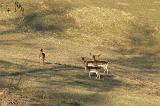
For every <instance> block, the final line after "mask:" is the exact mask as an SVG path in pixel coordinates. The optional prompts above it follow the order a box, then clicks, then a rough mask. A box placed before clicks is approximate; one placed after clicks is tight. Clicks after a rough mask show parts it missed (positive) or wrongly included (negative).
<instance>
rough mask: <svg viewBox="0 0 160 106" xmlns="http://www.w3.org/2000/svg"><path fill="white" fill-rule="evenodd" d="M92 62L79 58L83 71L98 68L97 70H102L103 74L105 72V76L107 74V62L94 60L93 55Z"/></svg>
mask: <svg viewBox="0 0 160 106" xmlns="http://www.w3.org/2000/svg"><path fill="white" fill-rule="evenodd" d="M92 58H93V60H90V61H87V60H86V59H85V57H82V56H81V59H82V61H83V63H84V65H85V71H86V70H87V68H88V67H99V68H102V69H103V70H104V73H105V72H106V71H107V74H108V72H109V70H108V63H109V62H106V61H99V60H97V59H96V58H95V55H93V57H92Z"/></svg>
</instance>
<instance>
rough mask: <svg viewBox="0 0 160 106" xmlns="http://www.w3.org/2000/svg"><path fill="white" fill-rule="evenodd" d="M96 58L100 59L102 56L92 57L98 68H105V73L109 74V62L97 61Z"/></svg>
mask: <svg viewBox="0 0 160 106" xmlns="http://www.w3.org/2000/svg"><path fill="white" fill-rule="evenodd" d="M90 54H91V53H90ZM96 56H97V57H99V56H100V54H99V55H92V58H93V61H94V62H95V64H96V65H97V66H98V67H101V68H103V69H104V73H106V71H107V74H108V71H109V70H108V64H109V62H107V61H102V60H97V59H96Z"/></svg>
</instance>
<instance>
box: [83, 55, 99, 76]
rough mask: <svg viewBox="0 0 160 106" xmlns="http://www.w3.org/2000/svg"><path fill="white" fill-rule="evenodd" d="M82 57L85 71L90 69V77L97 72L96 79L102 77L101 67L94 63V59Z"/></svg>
mask: <svg viewBox="0 0 160 106" xmlns="http://www.w3.org/2000/svg"><path fill="white" fill-rule="evenodd" d="M81 59H82V61H83V63H84V65H85V71H89V78H91V73H95V74H96V79H100V77H101V74H100V71H99V69H100V67H97V66H96V65H95V64H94V61H87V60H85V57H82V56H81Z"/></svg>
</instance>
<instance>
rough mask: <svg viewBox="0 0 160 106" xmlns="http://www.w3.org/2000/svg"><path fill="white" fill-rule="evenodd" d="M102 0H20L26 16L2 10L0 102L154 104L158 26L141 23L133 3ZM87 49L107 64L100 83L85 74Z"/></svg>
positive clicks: (158, 86) (159, 86)
mask: <svg viewBox="0 0 160 106" xmlns="http://www.w3.org/2000/svg"><path fill="white" fill-rule="evenodd" d="M102 1H103V2H102ZM102 1H101V2H100V1H97V0H92V1H91V0H86V1H83V0H82V1H75V0H61V1H54V2H53V1H50V0H40V1H39V0H35V1H33V0H27V1H26V0H22V1H21V2H22V4H23V5H24V7H25V10H26V11H25V16H24V21H22V22H21V21H20V20H19V19H22V17H19V15H18V14H16V13H14V15H12V16H11V15H9V14H10V13H9V14H8V13H7V14H8V16H7V14H6V13H4V14H5V15H4V14H1V15H0V17H1V18H0V48H1V49H0V97H1V98H0V99H1V102H0V105H2V106H5V105H4V103H5V104H6V105H7V104H8V103H9V105H16V106H17V105H18V103H21V104H25V103H24V102H26V103H28V101H34V102H33V103H32V102H31V104H32V105H38V106H106V105H109V106H121V105H123V106H142V105H143V106H159V104H160V101H159V99H160V83H159V82H160V72H159V69H160V62H159V59H160V55H159V54H158V52H159V50H160V49H159V45H158V44H159V41H160V40H159V39H160V38H159V37H158V35H159V32H158V29H157V27H156V25H152V24H153V23H152V24H151V23H150V22H148V21H147V22H144V21H141V18H139V17H138V16H137V14H135V12H133V11H132V10H133V9H131V7H136V6H135V4H136V3H135V2H134V1H130V2H129V1H128V0H125V1H123V3H122V1H121V0H119V1H117V3H118V4H120V5H121V6H122V5H123V7H124V4H128V5H129V6H125V8H128V10H125V8H124V9H121V6H120V7H116V9H115V8H113V7H114V6H115V5H116V6H117V3H115V2H113V0H108V1H105V0H102ZM150 1H151V0H150ZM77 3H79V5H80V6H78V5H77ZM153 3H155V2H153ZM105 4H106V5H105ZM38 5H39V6H38ZM40 7H41V8H40ZM137 8H140V7H138V6H137ZM152 8H153V7H152ZM155 8H156V7H155ZM3 11H4V10H3ZM134 11H135V10H134ZM145 11H148V8H147V9H146V10H145ZM3 15H4V16H3ZM157 17H158V15H157ZM144 19H145V18H144ZM153 19H154V18H153ZM145 21H146V20H145ZM16 22H18V24H17V23H16ZM139 45H140V46H139ZM40 48H44V50H45V53H46V64H45V65H42V64H39V59H38V54H39V49H40ZM90 52H92V53H93V54H101V55H102V57H101V58H102V59H104V60H110V61H111V64H110V65H109V70H110V73H109V75H106V74H102V79H101V80H96V79H95V77H93V78H92V79H89V78H88V73H87V72H84V69H83V64H82V62H81V60H80V56H86V57H88V58H90V57H91V56H90V55H89V53H90ZM5 88H7V89H8V90H9V93H8V94H7V96H5V97H3V98H2V95H3V96H4V93H3V89H5ZM2 101H5V102H2ZM10 101H11V102H13V104H12V103H11V102H10ZM16 101H17V102H16ZM10 103H11V104H10ZM21 104H20V105H21ZM31 104H26V105H27V106H28V105H31ZM9 105H7V106H9ZM21 106H22V105H21Z"/></svg>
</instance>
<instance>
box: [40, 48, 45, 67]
mask: <svg viewBox="0 0 160 106" xmlns="http://www.w3.org/2000/svg"><path fill="white" fill-rule="evenodd" d="M39 59H40V63H41V62H42V63H43V64H44V61H45V53H44V51H43V49H42V48H41V49H40V53H39Z"/></svg>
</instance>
